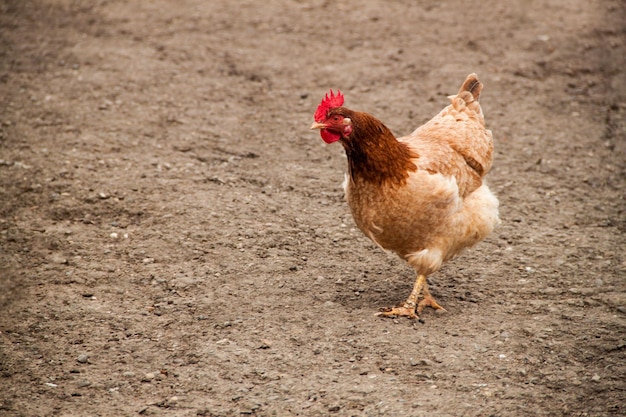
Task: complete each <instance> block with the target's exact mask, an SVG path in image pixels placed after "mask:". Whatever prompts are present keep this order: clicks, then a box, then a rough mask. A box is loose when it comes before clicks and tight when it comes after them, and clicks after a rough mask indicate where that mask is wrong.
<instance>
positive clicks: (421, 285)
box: [376, 274, 445, 319]
mask: <svg viewBox="0 0 626 417" xmlns="http://www.w3.org/2000/svg"><path fill="white" fill-rule="evenodd" d="M422 293H423V294H424V296H423V297H422V300H421V301H420V302H419V303H418V302H417V300H418V299H419V298H420V295H422ZM426 306H430V307H432V308H434V309H435V310H444V311H445V309H444V308H443V307H441V306H440V305H439V304H438V303H437V301H435V299H434V298H433V296H432V295H431V294H430V291H428V282H426V276H425V275H421V274H418V275H417V279H416V280H415V284H414V285H413V291H411V294H410V295H409V298H407V300H406V301H405V302H404V303H402V304H401V305H399V306H397V307H393V308H386V309H384V310H382V311H380V312H378V313H376V315H377V316H382V317H408V318H410V319H416V318H418V317H419V316H418V314H420V313H421V312H422V310H423V309H424V307H426Z"/></svg>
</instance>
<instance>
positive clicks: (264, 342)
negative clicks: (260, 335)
mask: <svg viewBox="0 0 626 417" xmlns="http://www.w3.org/2000/svg"><path fill="white" fill-rule="evenodd" d="M271 347H272V342H270V341H269V340H267V339H263V340H261V344H260V345H259V349H269V348H271Z"/></svg>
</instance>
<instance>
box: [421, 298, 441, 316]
mask: <svg viewBox="0 0 626 417" xmlns="http://www.w3.org/2000/svg"><path fill="white" fill-rule="evenodd" d="M424 307H432V308H434V309H435V310H441V311H446V309H445V308H443V307H441V306H440V305H439V303H438V302H437V301H435V299H434V298H433V297H432V295H430V294H429V295H427V296H426V297H424V299H423V300H422V301H420V302H419V304H418V305H417V314H421V313H422V310H424Z"/></svg>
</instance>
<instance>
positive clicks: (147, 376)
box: [141, 372, 156, 382]
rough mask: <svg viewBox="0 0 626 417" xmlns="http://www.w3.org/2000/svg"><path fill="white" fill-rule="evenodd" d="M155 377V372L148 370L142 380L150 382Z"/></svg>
mask: <svg viewBox="0 0 626 417" xmlns="http://www.w3.org/2000/svg"><path fill="white" fill-rule="evenodd" d="M154 378H156V375H155V373H154V372H148V373H146V374H144V376H143V378H141V382H150V381H152V380H153V379H154Z"/></svg>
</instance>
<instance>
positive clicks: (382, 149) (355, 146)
mask: <svg viewBox="0 0 626 417" xmlns="http://www.w3.org/2000/svg"><path fill="white" fill-rule="evenodd" d="M346 117H349V118H350V120H352V134H351V135H350V137H349V138H347V139H342V140H341V143H342V144H343V147H344V148H345V150H346V155H347V156H348V166H349V169H350V176H351V177H352V178H353V179H361V180H363V181H366V182H372V183H376V184H380V185H382V184H383V183H386V182H387V183H391V184H392V185H402V184H404V183H406V180H407V178H408V177H409V172H410V171H416V170H417V167H416V166H415V164H414V163H413V162H412V161H411V159H412V158H415V157H417V155H416V154H415V153H413V152H411V150H410V149H409V148H408V146H407V145H406V144H404V143H401V142H398V140H397V139H396V138H395V137H394V136H393V134H392V133H391V131H390V130H389V129H388V128H387V126H385V125H384V124H383V123H382V122H381V121H380V120H378V119H376V118H375V117H373V116H371V115H369V114H367V113H361V112H355V111H350V114H346Z"/></svg>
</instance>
